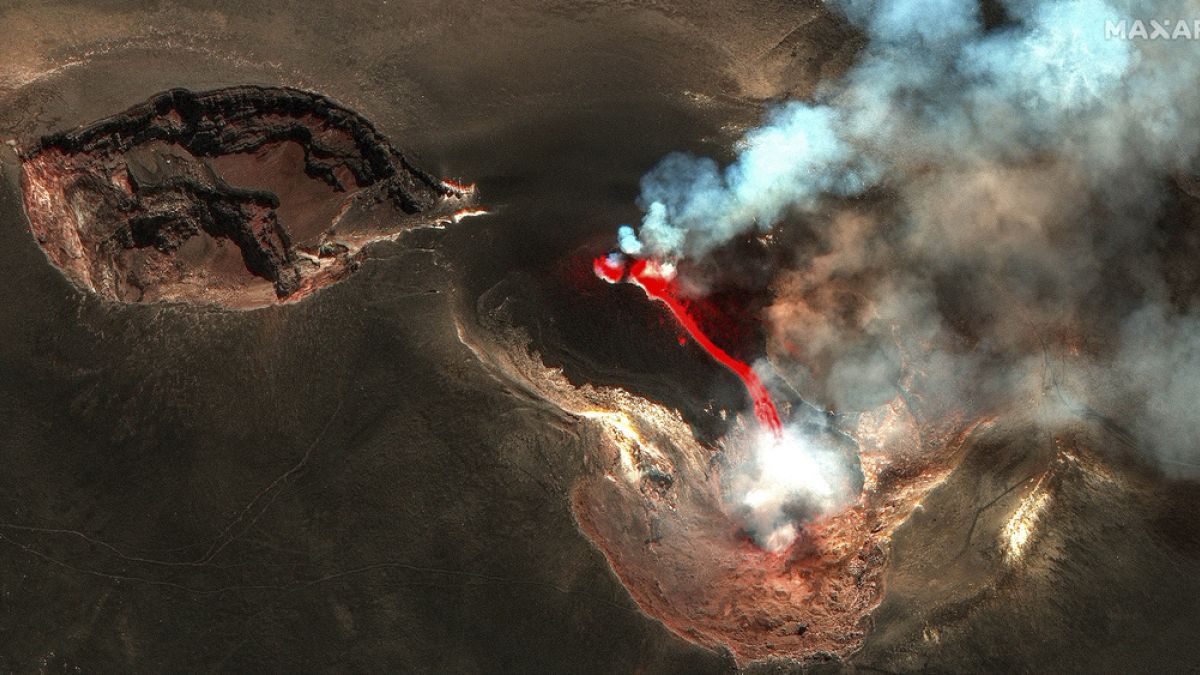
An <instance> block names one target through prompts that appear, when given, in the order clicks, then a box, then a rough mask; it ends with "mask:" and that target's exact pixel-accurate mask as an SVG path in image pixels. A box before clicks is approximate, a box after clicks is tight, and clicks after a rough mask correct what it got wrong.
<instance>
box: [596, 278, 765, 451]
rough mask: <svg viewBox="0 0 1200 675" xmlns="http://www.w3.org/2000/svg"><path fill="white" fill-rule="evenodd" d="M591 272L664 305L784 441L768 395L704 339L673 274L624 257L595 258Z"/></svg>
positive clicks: (743, 367) (749, 371)
mask: <svg viewBox="0 0 1200 675" xmlns="http://www.w3.org/2000/svg"><path fill="white" fill-rule="evenodd" d="M592 269H593V270H594V271H595V273H596V276H598V277H600V278H601V279H603V280H604V281H607V282H609V283H619V282H621V281H626V280H628V281H629V282H631V283H633V284H636V285H637V286H638V287H639V288H641V289H642V290H643V291H645V292H646V295H647V296H649V297H650V299H651V300H657V301H659V302H661V303H663V304H664V305H666V306H667V309H669V310H671V315H672V316H674V317H675V321H677V322H678V323H679V325H680V326H682V327H683V329H684V330H685V331H687V334H688V336H690V337H691V338H692V339H693V340H695V341H696V344H698V345H700V347H701V348H703V349H704V351H706V352H708V354H709V356H711V357H713V359H715V360H716V361H717V363H720V364H721V365H723V366H725V367H726V368H728V369H729V370H731V371H733V374H734V375H737V376H738V379H740V380H741V381H742V384H744V385H745V387H746V391H747V393H749V394H750V399H751V400H752V401H754V416H755V417H756V418H758V421H759V423H760V424H762V425H763V427H765V428H766V429H768V430H770V431H771V433H772V434H774V435H775V438H777V439H779V438H782V437H783V424H782V423H781V422H780V421H779V411H778V410H777V409H776V408H775V402H774V401H772V400H771V394H770V392H768V391H767V388H766V386H765V385H763V383H762V380H761V379H760V378H759V377H758V374H757V373H755V372H754V369H753V368H751V367H750V366H749V365H748V364H746V363H743V362H742V361H739V360H738V359H736V358H734V357H732V356H730V355H729V353H728V352H726V351H725V350H724V349H721V348H720V347H719V346H717V344H716V343H714V342H713V341H712V340H710V339H709V337H708V336H707V335H705V333H704V331H703V329H701V328H700V324H698V323H697V322H696V320H695V319H694V318H692V316H691V315H690V314H688V311H687V307H686V306H684V304H683V302H682V301H681V300H680V299H679V295H678V288H677V286H676V284H675V275H674V272H673V270H671V269H670V268H668V267H666V266H664V265H662V264H660V263H658V262H655V261H652V260H648V259H641V258H639V259H634V260H633V262H632V264H628V265H627V264H626V261H625V259H624V257H623V256H621V255H620V254H610V255H605V256H600V257H599V258H596V260H595V261H594V262H593V265H592Z"/></svg>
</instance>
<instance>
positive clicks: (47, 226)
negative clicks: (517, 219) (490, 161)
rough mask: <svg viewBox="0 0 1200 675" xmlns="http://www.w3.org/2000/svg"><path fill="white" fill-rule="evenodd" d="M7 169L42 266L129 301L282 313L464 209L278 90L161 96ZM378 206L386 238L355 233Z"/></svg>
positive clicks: (391, 152) (468, 198)
mask: <svg viewBox="0 0 1200 675" xmlns="http://www.w3.org/2000/svg"><path fill="white" fill-rule="evenodd" d="M22 159H23V171H24V193H25V210H26V214H27V215H28V217H29V222H30V228H31V229H32V230H33V233H34V236H35V237H36V238H37V241H38V243H39V244H41V245H42V248H43V249H44V250H45V251H46V254H47V256H49V258H50V260H51V261H52V262H53V263H54V264H55V265H56V266H58V268H59V269H61V270H62V271H63V272H64V273H65V274H66V275H67V277H68V278H69V279H71V280H72V281H73V282H75V283H77V284H79V285H80V286H82V287H84V288H86V289H88V290H91V291H93V292H95V293H98V294H99V295H101V296H102V297H106V298H109V299H113V300H123V301H133V302H151V301H161V300H167V301H190V302H200V303H211V304H217V305H224V306H226V307H237V308H249V307H261V306H264V305H267V304H270V303H272V302H287V301H294V300H297V299H300V298H302V297H305V296H306V295H308V294H309V293H311V292H313V291H315V290H318V289H320V288H322V287H324V286H326V285H328V284H330V283H332V282H335V281H337V280H339V279H341V278H343V277H345V276H346V275H347V274H349V273H350V272H351V271H352V269H353V267H354V266H355V265H356V263H357V260H358V254H359V252H360V251H361V249H362V247H363V246H364V245H366V244H368V243H371V242H372V241H376V240H380V239H385V238H389V237H393V236H395V235H397V234H398V233H399V232H402V231H403V230H404V229H407V228H411V227H414V226H416V225H419V224H422V223H423V224H433V223H436V222H438V220H439V219H442V220H448V219H450V218H451V217H452V215H453V213H454V212H455V211H456V210H457V209H461V208H463V207H466V206H468V205H470V204H471V203H472V198H473V196H474V195H473V193H472V192H470V191H465V190H462V189H459V188H456V187H452V186H450V185H449V184H446V183H444V182H442V181H440V180H437V179H435V178H433V177H432V176H430V175H429V174H427V173H425V172H424V171H421V170H420V169H417V168H415V167H413V166H412V165H411V164H410V163H409V162H408V160H407V159H405V157H404V156H403V155H402V154H400V152H399V151H398V150H396V149H395V148H393V147H392V146H391V144H389V143H388V141H387V139H385V138H384V137H383V136H381V135H380V134H379V133H378V132H376V131H375V129H374V127H372V126H371V124H370V123H369V122H368V121H366V120H365V119H363V118H362V117H361V116H359V115H356V114H354V113H352V112H350V111H349V110H346V109H345V108H343V107H341V106H339V105H337V104H335V103H333V102H332V101H330V100H328V99H326V98H323V97H321V96H317V95H314V94H309V93H306V92H301V91H296V90H292V89H284V88H265V87H235V88H228V89H222V90H218V91H211V92H205V93H200V94H193V93H192V92H189V91H186V90H182V89H176V90H172V91H168V92H166V93H164V94H161V95H158V96H155V97H154V98H152V99H150V100H149V101H147V102H146V103H144V104H142V105H138V106H134V107H133V108H130V109H129V110H127V111H125V112H123V113H120V114H118V115H115V116H113V117H110V118H107V119H104V120H101V121H99V122H96V123H95V124H92V125H89V126H88V127H86V128H84V129H81V130H78V131H71V132H64V133H59V134H55V135H51V136H46V137H44V138H42V140H41V141H40V142H39V143H38V144H37V145H36V146H35V147H33V148H32V149H30V150H28V151H27V152H25V153H23V157H22ZM385 202H386V203H388V204H390V205H391V206H392V207H393V208H394V210H395V215H394V216H393V217H392V221H393V222H392V223H391V225H390V227H388V228H387V229H385V230H384V231H382V232H374V233H369V234H367V235H365V236H364V235H363V234H362V233H356V232H355V227H356V222H358V221H361V220H363V218H364V213H365V212H367V211H369V210H371V209H373V208H376V207H377V206H378V205H379V204H382V203H385Z"/></svg>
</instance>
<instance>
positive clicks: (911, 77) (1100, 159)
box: [619, 0, 1200, 473]
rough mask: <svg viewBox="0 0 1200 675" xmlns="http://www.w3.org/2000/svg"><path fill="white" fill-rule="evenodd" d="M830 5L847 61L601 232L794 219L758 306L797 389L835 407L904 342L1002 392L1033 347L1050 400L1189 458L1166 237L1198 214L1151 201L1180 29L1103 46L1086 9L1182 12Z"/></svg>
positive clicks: (1165, 149) (1183, 81)
mask: <svg viewBox="0 0 1200 675" xmlns="http://www.w3.org/2000/svg"><path fill="white" fill-rule="evenodd" d="M827 6H828V7H829V9H830V10H831V11H835V12H838V13H840V14H842V15H843V16H844V17H845V18H846V19H847V20H849V21H850V22H851V23H853V24H854V25H856V26H857V27H858V28H859V29H861V30H862V31H863V32H864V33H865V34H866V35H867V37H868V44H867V47H866V48H865V49H864V52H863V53H862V54H861V55H860V57H859V60H858V62H857V64H856V65H855V66H854V67H853V68H852V69H851V70H850V71H849V72H847V73H846V74H845V75H844V76H843V77H841V78H840V79H839V80H837V81H830V82H826V83H824V85H823V86H822V88H821V89H820V90H819V92H818V94H817V96H816V97H815V100H813V101H810V102H791V103H787V104H784V105H781V106H778V107H777V108H776V109H774V110H773V111H772V112H771V113H770V114H769V115H768V116H767V118H766V120H765V122H764V124H763V126H761V127H760V128H758V129H756V130H754V131H751V132H750V133H748V134H747V135H746V136H745V138H743V139H742V141H741V142H740V143H739V145H738V154H737V158H736V159H735V161H734V162H733V163H731V164H730V165H728V166H725V167H721V166H720V165H718V163H716V162H715V161H713V160H711V159H707V158H702V157H694V156H688V155H672V156H669V157H667V158H665V159H664V160H663V162H662V163H661V164H660V165H659V166H658V167H657V168H655V169H654V170H653V171H651V172H650V173H649V174H648V175H647V176H646V177H645V178H644V180H643V182H642V194H641V202H640V203H641V205H642V207H643V209H644V212H645V215H644V218H643V220H642V222H641V224H640V225H639V226H638V227H637V228H636V229H635V228H632V227H626V228H623V229H622V230H621V232H620V235H619V244H620V246H621V248H622V249H623V250H624V251H625V252H627V253H630V254H634V255H650V256H657V257H664V258H697V257H703V256H705V255H707V254H709V253H711V252H713V251H714V250H716V249H718V248H720V247H722V246H724V245H726V244H728V243H729V242H731V241H733V240H735V239H737V238H739V237H744V236H747V235H751V234H754V233H758V232H765V231H768V230H771V229H772V228H780V230H782V229H783V228H790V229H803V230H805V231H806V232H808V233H809V234H810V235H811V236H809V237H808V238H807V239H806V240H805V241H806V242H808V243H805V244H804V245H803V247H802V248H801V249H800V250H798V254H797V256H796V259H797V260H798V262H797V263H796V264H795V265H794V266H793V267H792V269H789V270H787V271H785V272H783V273H781V274H779V275H778V276H777V278H776V281H775V291H776V300H775V302H774V305H773V306H772V307H771V308H770V310H769V311H768V313H767V320H768V322H769V324H770V327H771V336H770V341H771V345H770V348H771V352H772V354H773V355H774V356H775V358H773V362H774V363H775V366H776V367H777V368H778V369H779V371H780V374H781V375H782V376H783V377H785V378H786V379H788V381H789V382H792V383H793V384H795V385H796V386H797V388H798V389H800V390H801V391H802V392H804V393H805V394H806V396H811V397H813V398H814V399H816V400H817V401H818V402H820V403H821V404H822V405H824V406H826V407H829V408H831V409H836V410H841V411H853V410H864V409H867V408H869V407H871V406H872V405H875V404H878V402H880V401H882V400H888V399H890V398H892V397H893V396H895V394H896V391H897V379H898V377H897V373H898V372H899V370H900V369H901V367H902V366H901V363H900V357H899V355H898V354H897V350H899V349H902V348H903V345H905V344H910V345H911V344H947V343H948V342H947V341H953V342H954V343H956V344H961V345H965V346H966V347H965V348H963V349H961V350H957V351H956V350H946V351H944V352H939V353H937V354H934V355H932V356H931V358H940V359H949V360H952V361H953V363H951V364H950V365H949V366H948V367H947V369H946V370H948V371H952V372H954V373H956V374H957V375H956V377H957V379H958V380H959V381H958V382H946V383H943V385H944V386H946V387H953V386H964V387H965V386H966V385H965V384H964V383H965V382H966V381H971V383H972V384H971V386H980V385H979V384H978V383H979V382H980V381H985V384H984V385H983V386H985V387H987V388H989V389H990V390H992V391H994V392H1000V394H1001V395H1002V396H1004V397H1007V398H1008V399H1009V400H1013V397H1015V396H1019V395H1022V394H1024V393H1026V392H1027V390H1030V389H1036V388H1037V386H1038V383H1044V381H1045V380H1046V376H1045V373H1042V372H1040V371H1043V370H1044V369H1046V368H1047V363H1048V362H1050V361H1052V360H1053V361H1054V362H1055V363H1056V365H1055V366H1054V368H1057V369H1059V370H1060V371H1070V372H1058V373H1056V374H1054V376H1053V379H1055V380H1056V381H1058V382H1069V383H1072V385H1073V386H1074V387H1075V389H1074V390H1072V391H1071V392H1070V393H1069V394H1068V397H1069V398H1071V399H1072V400H1075V401H1079V402H1080V404H1081V405H1088V406H1096V407H1098V408H1100V409H1101V410H1102V412H1103V413H1105V414H1108V415H1112V416H1115V417H1116V418H1117V421H1118V422H1119V423H1120V424H1122V425H1123V426H1125V427H1127V428H1128V429H1130V430H1131V431H1133V432H1134V434H1135V436H1136V437H1137V439H1138V442H1139V444H1140V445H1141V446H1143V447H1145V448H1147V449H1149V450H1151V451H1152V452H1153V453H1154V454H1156V455H1157V456H1158V457H1160V458H1162V459H1163V460H1164V463H1163V466H1164V467H1165V468H1167V469H1169V470H1178V471H1180V472H1183V473H1193V467H1195V466H1196V465H1197V463H1200V423H1198V422H1195V421H1194V419H1193V418H1194V412H1193V410H1194V401H1196V400H1197V398H1198V395H1200V310H1197V309H1196V308H1194V307H1193V297H1192V296H1193V295H1194V292H1192V291H1188V290H1187V289H1183V290H1181V288H1180V287H1179V284H1178V277H1180V276H1181V272H1180V271H1179V266H1180V265H1182V266H1184V267H1188V266H1193V267H1194V266H1195V265H1196V263H1194V262H1193V261H1194V260H1195V259H1196V257H1195V256H1191V255H1183V256H1179V255H1175V260H1174V261H1173V262H1172V257H1171V255H1168V254H1169V253H1170V251H1167V253H1164V250H1165V249H1170V248H1172V247H1175V246H1177V245H1179V244H1178V242H1180V241H1190V240H1189V239H1188V238H1187V237H1181V236H1180V235H1179V233H1180V232H1182V231H1186V230H1188V229H1191V228H1194V227H1195V226H1196V224H1198V223H1200V221H1196V220H1190V221H1189V220H1187V219H1185V218H1183V217H1182V216H1180V215H1179V209H1176V208H1174V207H1173V206H1172V200H1176V199H1177V198H1178V195H1177V194H1176V193H1178V192H1179V191H1178V190H1173V188H1172V186H1173V185H1176V184H1178V183H1179V182H1180V181H1181V180H1188V178H1187V177H1190V176H1191V175H1192V174H1193V173H1194V171H1195V162H1196V157H1197V152H1198V151H1200V100H1198V99H1200V96H1198V95H1197V92H1200V86H1198V85H1200V58H1197V57H1198V51H1200V41H1189V40H1160V41H1152V40H1138V41H1133V40H1123V39H1117V38H1114V37H1112V36H1111V35H1107V34H1106V23H1108V22H1118V21H1121V20H1127V21H1129V20H1135V19H1146V20H1149V19H1150V18H1155V19H1160V20H1161V19H1166V18H1172V19H1176V20H1180V21H1189V22H1190V21H1192V20H1193V19H1200V7H1197V6H1196V5H1194V4H1193V3H1190V2H1184V1H1174V0H1156V1H1148V0H1125V1H1121V0H1007V1H1005V2H999V3H993V9H996V8H997V7H998V8H999V11H998V13H999V16H1000V20H997V19H996V17H995V16H994V15H989V16H988V17H986V20H985V16H984V12H983V11H982V10H981V8H980V7H979V6H977V5H975V4H974V3H970V2H960V1H957V0H932V1H930V0H893V1H885V0H837V1H833V0H831V1H830V2H828V3H827ZM992 14H995V13H994V12H993V13H992ZM1193 239H1194V237H1193ZM1193 245H1194V246H1195V248H1196V250H1198V251H1200V245H1195V244H1193ZM797 246H799V245H797ZM1181 257H1182V261H1181V260H1179V259H1178V258H1181ZM1172 265H1174V266H1175V268H1171V266H1172ZM1188 274H1189V273H1187V272H1186V271H1185V272H1184V273H1182V275H1183V276H1188ZM1191 274H1192V275H1193V276H1194V275H1195V274H1194V273H1191ZM1194 288H1200V285H1195V284H1194V285H1193V289H1194ZM934 351H938V350H934ZM1048 352H1055V353H1062V354H1067V355H1068V356H1069V358H1063V359H1049V358H1048V357H1047V353H1048Z"/></svg>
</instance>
